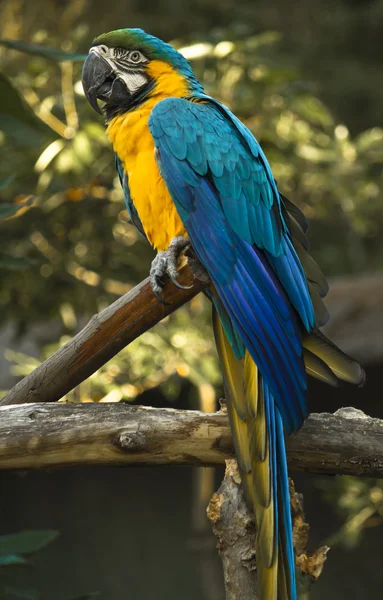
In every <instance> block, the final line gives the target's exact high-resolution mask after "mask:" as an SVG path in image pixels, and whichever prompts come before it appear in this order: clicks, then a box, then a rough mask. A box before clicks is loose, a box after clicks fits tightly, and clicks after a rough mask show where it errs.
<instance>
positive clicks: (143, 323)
mask: <svg viewBox="0 0 383 600" xmlns="http://www.w3.org/2000/svg"><path fill="white" fill-rule="evenodd" d="M179 282H180V283H181V284H182V285H185V286H193V287H192V288H191V289H189V290H181V289H179V288H177V287H175V286H174V285H173V284H172V283H171V282H170V281H168V282H167V284H166V286H165V289H164V292H163V297H164V299H165V301H166V302H167V304H161V303H160V302H159V301H158V300H157V299H156V297H155V296H154V294H153V292H152V290H151V287H150V283H149V279H145V281H143V282H142V283H140V284H139V285H137V286H136V287H135V288H134V289H133V290H131V291H130V292H128V293H127V294H125V295H124V296H122V297H121V298H119V299H118V300H116V302H113V304H111V305H110V306H108V307H107V308H105V309H104V310H103V311H101V312H100V313H98V314H96V315H94V316H93V317H92V318H91V320H90V321H89V323H88V324H87V325H86V327H84V329H83V330H82V331H80V333H78V334H77V335H76V336H75V337H74V338H73V339H72V340H70V341H69V342H68V343H67V344H65V346H62V348H60V349H59V350H57V352H55V353H54V354H53V355H52V356H50V357H49V358H48V359H47V360H45V361H44V362H43V363H42V364H41V365H40V366H39V367H37V369H35V370H34V371H33V372H32V373H31V374H30V375H28V376H27V377H24V379H22V380H21V381H19V383H17V384H16V385H15V387H13V388H12V389H11V390H10V391H9V392H8V393H7V394H6V395H5V396H4V398H3V399H2V400H1V401H0V406H6V405H9V404H24V403H25V402H55V401H56V400H59V399H60V398H62V397H63V396H65V394H67V393H68V392H70V391H71V390H72V389H73V388H74V387H76V385H79V383H81V382H82V381H84V380H85V379H87V378H88V377H89V376H90V375H92V373H94V372H95V371H97V369H99V368H100V367H101V366H102V365H104V364H105V363H106V362H107V361H108V360H110V359H111V358H112V357H113V356H115V355H116V354H117V353H118V352H120V350H122V348H124V347H125V346H127V345H128V344H130V342H132V341H133V340H135V339H136V338H137V337H138V336H140V335H141V334H142V333H144V332H145V331H147V330H148V329H150V328H151V327H153V325H155V324H156V323H158V322H159V321H161V319H163V318H164V317H166V316H167V315H169V314H171V313H172V312H174V311H175V310H176V309H177V308H179V307H180V306H182V305H183V304H185V303H186V302H188V300H190V299H191V298H193V297H194V296H196V295H197V294H198V293H199V292H200V291H201V290H202V289H203V288H204V287H205V285H206V284H204V283H202V281H200V280H199V279H195V278H194V277H193V275H192V272H191V270H190V269H189V267H188V266H185V267H184V268H183V269H181V270H180V272H179Z"/></svg>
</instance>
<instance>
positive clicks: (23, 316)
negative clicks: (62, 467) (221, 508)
mask: <svg viewBox="0 0 383 600" xmlns="http://www.w3.org/2000/svg"><path fill="white" fill-rule="evenodd" d="M127 26H128V27H142V28H144V29H146V30H147V31H149V32H150V33H153V34H155V35H157V36H159V37H161V38H163V39H165V40H167V41H171V42H172V43H173V44H174V45H175V46H176V47H177V48H179V49H181V51H182V52H183V53H184V54H185V55H186V56H187V58H189V59H190V61H191V62H192V64H193V67H194V69H195V72H196V74H197V76H198V77H199V78H200V79H201V81H202V82H203V83H204V85H205V89H206V91H207V92H208V93H209V94H211V95H214V96H216V97H217V98H219V99H220V100H221V101H223V102H224V103H225V104H227V105H228V106H229V107H230V108H231V109H232V110H233V111H234V112H235V113H236V114H237V115H238V116H239V117H240V118H241V119H242V120H243V121H244V122H245V123H246V125H248V127H249V128H250V129H251V130H252V131H253V132H254V134H255V135H256V136H257V138H258V140H259V141H260V142H261V144H262V146H263V148H264V150H265V151H266V154H267V156H268V158H269V161H270V162H271V166H272V168H273V172H274V176H275V178H276V179H277V180H278V185H279V187H280V189H281V191H282V192H283V193H284V194H285V195H287V196H288V197H289V198H290V199H291V200H292V201H294V202H295V203H296V204H298V205H299V207H300V208H301V209H302V210H303V212H304V213H305V214H306V216H307V217H308V218H309V220H310V241H311V246H312V253H313V255H314V257H315V258H316V259H317V260H318V262H319V263H320V265H321V266H322V268H323V270H324V272H325V273H326V275H328V276H329V278H330V284H331V292H330V294H329V300H328V307H329V309H330V313H331V316H332V320H331V322H330V324H329V325H328V326H327V331H326V333H327V335H329V336H330V337H331V338H332V339H333V340H334V341H335V342H337V343H338V344H339V345H340V346H341V348H342V349H343V350H345V351H347V352H349V353H350V354H352V355H353V356H354V357H355V358H357V359H359V360H360V361H361V362H362V363H363V365H364V366H365V368H366V370H367V376H368V382H367V384H366V386H365V387H364V388H363V389H362V390H359V389H357V390H355V389H351V388H348V387H345V388H342V389H341V390H332V389H328V388H327V387H323V386H322V385H320V384H319V383H316V384H313V385H312V386H311V409H312V410H314V411H318V412H319V411H329V412H333V411H335V410H336V409H337V408H339V407H341V406H350V405H352V406H355V407H357V408H361V409H363V410H364V411H365V412H366V413H367V414H370V415H372V416H380V417H383V405H382V403H381V393H380V389H381V382H380V374H381V372H382V366H383V311H382V301H383V270H382V266H383V236H382V226H383V209H382V159H383V129H382V127H383V116H382V110H381V107H382V104H383V81H382V79H383V76H382V52H381V40H382V36H383V0H331V1H330V0H315V1H312V2H298V1H297V0H290V2H288V3H286V2H284V1H282V0H221V1H220V2H217V1H216V0H190V1H189V2H177V1H176V0H161V1H160V0H146V2H145V3H143V2H139V1H138V0H125V2H118V3H117V2H116V3H106V2H103V1H102V0H56V1H54V0H50V1H49V2H48V1H44V0H34V2H33V3H32V2H27V1H26V0H3V1H2V2H1V4H0V38H2V39H3V40H8V41H5V42H2V43H1V44H0V62H1V72H0V153H1V161H0V239H1V247H0V304H1V311H0V389H1V390H4V391H5V390H7V389H9V388H10V387H11V386H12V385H13V384H14V383H15V381H17V378H20V377H21V376H23V375H25V374H27V373H29V372H30V371H31V370H33V368H35V367H36V366H37V365H38V364H39V363H40V362H41V361H42V360H44V358H46V357H47V356H48V355H50V354H51V353H52V352H54V351H55V350H56V349H57V348H58V347H59V346H60V345H62V344H64V343H65V341H67V340H68V339H69V338H70V337H72V336H73V335H74V334H75V333H77V332H78V331H79V330H80V329H81V328H82V327H83V326H84V324H85V323H86V322H87V320H88V319H89V317H90V316H91V315H92V314H93V313H95V312H97V311H99V310H101V309H102V308H104V307H105V306H107V305H108V304H110V303H111V302H113V301H114V300H115V299H116V298H117V297H118V296H120V295H121V294H123V293H124V292H126V291H128V290H129V289H131V288H132V287H133V286H134V285H135V284H136V283H138V282H139V281H141V280H142V279H143V278H144V277H146V276H147V274H148V270H149V266H150V262H151V260H152V258H153V253H152V251H151V249H150V248H149V247H148V245H147V244H146V242H145V241H144V240H143V239H142V238H141V237H140V235H139V234H138V233H137V232H136V230H135V229H134V227H133V226H132V225H131V224H130V223H129V220H128V216H127V213H126V211H125V209H124V204H123V196H122V192H121V190H120V187H119V183H118V180H117V177H116V173H115V169H114V160H113V155H112V151H111V148H110V146H109V144H108V141H107V139H106V136H105V132H104V125H103V122H102V118H101V117H98V116H97V115H96V114H95V113H94V112H93V111H92V110H91V108H90V107H89V106H88V104H87V102H86V101H85V98H84V96H83V92H82V87H81V83H80V74H81V60H82V58H81V57H82V55H83V54H84V53H85V54H86V53H87V50H88V48H89V46H90V43H91V41H92V39H93V37H95V36H96V35H97V34H99V33H101V32H103V31H108V30H112V29H116V28H121V27H127ZM9 40H13V41H12V42H10V41H9ZM221 395H222V390H221V377H220V373H219V369H218V364H217V357H216V353H215V349H214V342H213V338H212V332H211V325H210V308H209V306H208V304H207V302H206V301H205V299H204V298H203V297H202V296H198V297H196V298H194V299H193V301H192V302H191V303H190V304H189V305H188V306H186V307H183V308H182V309H181V310H179V311H178V312H177V313H176V314H174V315H172V316H171V317H168V318H167V319H165V320H164V321H163V322H161V323H160V324H159V325H157V326H156V327H155V328H154V329H153V330H151V331H148V332H147V333H146V334H145V335H143V336H142V337H141V338H140V339H138V340H136V341H135V342H134V343H133V344H131V345H130V346H129V347H128V348H127V349H125V350H124V351H123V352H121V353H120V354H119V355H118V356H117V357H116V358H114V359H113V360H112V361H110V362H109V363H108V364H107V365H105V366H104V367H103V368H102V369H100V370H99V371H98V372H97V373H95V374H94V375H93V376H92V377H91V378H90V379H89V380H87V381H86V382H84V383H83V384H81V385H80V386H79V387H78V388H76V389H75V390H74V391H73V392H71V393H70V394H69V395H68V397H67V398H66V400H67V401H69V402H118V401H121V400H124V401H129V402H132V403H133V402H135V403H140V404H147V405H152V406H173V407H176V408H181V407H182V408H198V407H201V408H203V409H204V410H213V409H214V407H215V405H216V401H217V399H218V398H219V397H220V396H221ZM221 477H222V473H221V472H217V473H216V472H213V471H212V470H210V469H200V470H198V471H197V470H193V469H189V468H174V467H173V468H153V469H152V468H144V469H141V468H135V469H126V468H125V469H117V468H108V469H104V468H103V469H92V470H89V469H79V470H66V471H56V472H36V473H22V474H20V473H18V472H17V473H16V472H2V473H0V481H1V489H2V492H1V494H0V599H1V600H8V599H10V600H12V599H14V598H16V599H17V598H26V599H28V598H29V599H32V600H33V599H41V600H70V599H72V600H74V599H76V600H81V599H82V600H86V599H87V598H93V597H95V598H96V597H97V598H102V599H104V600H122V599H125V598H131V599H134V600H136V599H146V598H151V597H154V596H155V597H156V598H157V599H159V600H162V599H163V600H165V599H166V600H173V599H174V600H175V599H176V598H178V597H179V596H180V595H181V596H182V597H183V598H184V599H185V600H189V599H190V600H192V599H195V598H197V597H198V598H200V599H201V600H223V599H224V595H223V586H222V581H221V572H220V564H219V560H218V558H217V556H216V551H215V547H214V546H215V541H214V539H213V538H212V536H211V535H210V531H209V527H208V525H207V523H206V519H205V507H206V504H207V501H208V498H209V496H210V495H211V493H212V492H213V490H214V489H215V486H217V485H218V484H219V479H220V478H221ZM294 479H295V481H296V487H297V489H298V490H299V491H302V492H303V493H304V495H305V507H306V511H307V517H308V521H309V522H310V524H311V544H312V548H315V547H318V546H319V545H320V544H323V543H327V544H329V545H331V551H330V553H329V557H328V561H327V563H326V565H325V570H324V573H323V575H322V576H321V578H320V580H319V582H318V583H317V584H316V586H314V587H313V589H312V596H311V597H312V599H314V600H315V599H319V598H322V597H324V596H325V595H326V598H328V600H335V599H338V598H348V599H350V600H354V599H355V600H356V599H357V598H358V599H359V598H361V597H369V598H380V597H381V588H382V586H383V571H382V569H381V565H382V561H383V542H382V534H383V528H382V523H383V521H382V519H383V485H382V483H381V482H380V481H375V480H374V481H372V480H366V479H363V480H362V479H353V478H349V477H348V478H338V477H337V478H335V477H333V478H331V477H327V478H325V477H319V476H318V477H315V476H312V475H310V476H309V475H306V474H299V476H298V475H297V476H296V477H294ZM26 529H27V530H36V531H35V533H34V534H28V535H26V534H24V533H22V531H23V530H26ZM55 532H57V535H56V534H55ZM10 534H12V535H10ZM23 561H26V562H23Z"/></svg>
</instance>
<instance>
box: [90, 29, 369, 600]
mask: <svg viewBox="0 0 383 600" xmlns="http://www.w3.org/2000/svg"><path fill="white" fill-rule="evenodd" d="M83 85H84V90H85V94H86V96H87V98H88V100H89V102H90V104H91V105H92V106H93V108H95V109H96V110H97V111H98V112H101V110H100V108H99V106H98V100H102V101H103V102H104V103H105V104H104V106H103V109H102V110H103V113H104V115H105V117H106V122H107V131H108V135H109V138H110V140H111V142H112V144H113V148H114V151H115V154H116V165H117V170H118V174H119V177H120V180H121V184H122V187H123V190H124V194H125V199H126V204H127V208H128V211H129V213H130V216H131V219H132V221H133V223H134V224H135V225H136V226H137V227H138V229H139V230H140V231H141V232H142V233H143V234H144V235H145V236H146V237H147V239H148V240H149V242H150V243H151V245H152V246H153V247H154V248H155V249H157V250H158V255H157V257H156V259H155V260H154V261H153V264H152V268H151V282H152V287H153V290H154V291H155V293H157V294H158V293H159V292H160V291H161V283H162V280H163V276H164V274H166V273H167V274H168V275H169V276H170V277H171V278H172V280H173V281H174V282H175V283H176V284H177V279H176V267H177V257H178V254H179V252H180V250H182V249H184V248H185V245H187V244H190V245H191V247H192V249H193V251H194V253H195V254H196V256H197V258H198V259H199V261H200V263H202V265H203V267H204V268H205V270H206V271H207V273H208V275H209V277H210V280H211V284H210V287H209V288H208V292H207V293H208V295H209V297H210V299H211V301H212V303H213V307H214V309H213V322H214V331H215V337H216V341H217V347H218V352H219V357H220V361H221V365H222V370H223V377H224V385H225V393H226V399H227V407H228V413H229V418H230V423H231V427H232V432H233V438H234V444H235V450H236V456H237V460H238V464H239V468H240V472H241V475H242V481H243V485H244V488H245V492H246V495H247V498H248V501H249V503H250V504H251V506H252V507H253V510H254V515H255V522H256V526H257V544H256V546H257V547H256V551H257V566H258V580H259V589H260V600H296V585H295V562H294V549H293V541H292V524H291V513H290V498H289V489H288V476H287V464H286V453H285V442H284V432H286V433H287V434H289V433H291V432H293V431H295V430H296V429H298V428H299V427H300V426H301V425H302V423H303V421H304V419H305V417H306V416H307V412H308V409H307V383H306V372H307V373H308V374H309V375H312V376H314V377H316V378H318V379H320V380H322V381H325V382H327V383H329V384H330V385H334V386H336V385H338V383H339V380H344V381H347V382H351V383H355V384H361V383H362V382H363V379H364V374H363V370H362V369H361V367H360V366H359V365H358V364H357V363H356V362H355V361H353V360H352V359H350V358H349V357H348V356H346V355H345V354H343V353H342V352H341V351H340V350H339V349H338V348H337V347H336V346H334V344H332V343H331V342H330V341H329V340H328V339H327V338H325V337H324V335H323V334H322V333H321V332H320V331H319V327H320V326H322V325H324V323H325V322H326V321H327V318H328V315H327V311H326V309H325V307H324V305H323V302H322V298H323V297H324V296H325V295H326V293H327V290H328V287H327V283H326V280H325V278H324V277H323V275H322V273H321V271H320V269H319V267H318V266H317V264H316V263H315V262H314V260H313V259H312V258H311V257H310V255H309V254H308V243H307V239H306V235H305V234H306V229H307V223H306V219H305V217H304V215H303V214H302V213H301V211H300V210H299V209H298V208H297V207H295V206H294V205H293V204H292V203H291V202H289V201H288V200H287V199H286V198H285V197H284V196H282V194H281V193H280V192H279V190H278V188H277V185H276V182H275V180H274V178H273V175H272V172H271V169H270V166H269V163H268V162H267V159H266V156H265V155H264V153H263V151H262V149H261V147H260V145H259V144H258V142H257V140H256V139H255V138H254V136H253V134H252V133H251V132H250V131H249V129H247V127H246V126H245V125H244V124H243V123H242V122H241V121H240V120H239V119H237V117H235V116H234V115H233V114H232V113H231V112H230V110H229V109H228V108H226V107H225V106H223V105H222V104H221V103H220V102H218V101H217V100H215V99H214V98H211V97H209V96H207V95H206V94H205V93H204V90H203V87H202V85H201V84H200V83H199V82H198V81H197V79H196V77H195V76H194V74H193V71H192V69H191V67H190V64H189V63H188V61H187V60H186V59H185V58H184V57H183V56H182V55H181V54H180V53H179V52H177V51H176V50H175V49H174V48H173V47H172V46H170V45H169V44H166V43H165V42H163V41H161V40H159V39H158V38H156V37H153V36H151V35H148V34H147V33H145V32H144V31H142V30H141V29H120V30H117V31H112V32H110V33H106V34H103V35H100V36H99V37H97V38H96V39H95V40H94V42H93V45H92V47H91V49H90V52H89V56H88V57H87V59H86V61H85V64H84V68H83Z"/></svg>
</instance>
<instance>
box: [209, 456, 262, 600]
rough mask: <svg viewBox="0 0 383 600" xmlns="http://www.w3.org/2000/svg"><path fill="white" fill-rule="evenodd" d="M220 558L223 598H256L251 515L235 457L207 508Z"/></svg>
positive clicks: (253, 538)
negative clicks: (223, 589)
mask: <svg viewBox="0 0 383 600" xmlns="http://www.w3.org/2000/svg"><path fill="white" fill-rule="evenodd" d="M207 516H208V518H209V521H210V523H211V526H212V529H213V532H214V535H215V537H216V538H217V540H218V542H217V548H218V551H219V555H220V557H221V561H222V568H223V577H224V582H225V591H226V600H258V595H257V572H256V564H255V537H256V530H255V525H254V518H253V516H252V514H251V512H250V510H249V508H248V506H247V503H246V501H245V496H244V493H243V489H242V486H241V477H240V474H239V471H238V466H237V462H236V460H233V459H231V460H227V461H226V470H225V477H224V479H223V481H222V483H221V486H220V488H219V490H218V491H217V492H215V494H213V496H212V498H211V500H210V502H209V506H208V508H207Z"/></svg>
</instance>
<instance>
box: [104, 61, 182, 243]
mask: <svg viewBox="0 0 383 600" xmlns="http://www.w3.org/2000/svg"><path fill="white" fill-rule="evenodd" d="M154 63H158V64H154ZM151 68H152V70H153V69H157V71H158V70H160V69H162V72H161V86H157V88H156V94H155V95H153V97H151V98H150V99H149V100H147V101H146V102H145V104H144V105H142V106H140V107H139V108H137V109H136V110H134V111H131V112H128V113H125V114H122V115H117V116H116V117H115V118H114V119H113V120H112V121H111V122H110V123H109V126H108V135H109V139H110V141H111V142H112V144H113V149H114V151H115V152H116V154H117V155H118V157H119V158H120V160H121V161H122V164H123V166H124V170H125V173H126V174H127V176H128V180H129V192H130V196H131V198H132V201H133V203H134V206H135V208H136V210H137V212H138V216H139V217H140V220H141V222H142V226H143V228H144V231H145V234H146V236H147V238H148V240H149V242H150V243H151V245H152V246H153V247H154V248H156V249H157V250H158V251H161V250H166V249H167V248H168V246H169V244H170V242H171V240H172V239H173V237H176V236H179V235H186V232H185V228H184V226H183V223H182V221H181V219H180V217H179V215H178V213H177V210H176V207H175V205H174V202H173V200H172V198H171V196H170V194H169V192H168V190H167V187H166V185H165V182H164V180H163V178H162V176H161V174H160V172H159V170H158V167H157V163H156V160H155V156H154V150H155V148H154V140H153V137H152V135H151V133H150V130H149V126H148V120H149V117H150V113H151V111H152V109H153V107H154V106H155V104H156V103H157V102H159V101H160V100H162V99H163V98H165V97H168V96H169V95H172V96H176V95H177V96H182V95H186V90H185V86H184V84H183V83H182V89H181V82H180V81H177V80H176V79H175V77H174V71H173V70H172V69H171V72H169V74H168V75H169V77H168V81H166V71H165V73H163V72H164V69H170V67H168V65H165V64H164V63H161V62H160V61H153V63H152V65H151ZM163 74H164V75H165V76H163ZM169 90H170V92H173V93H170V94H169Z"/></svg>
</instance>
